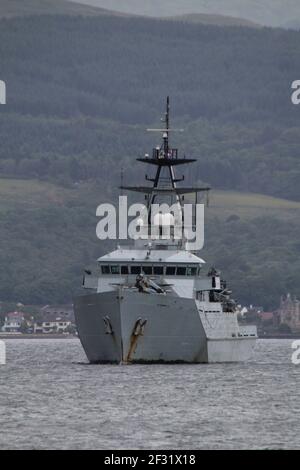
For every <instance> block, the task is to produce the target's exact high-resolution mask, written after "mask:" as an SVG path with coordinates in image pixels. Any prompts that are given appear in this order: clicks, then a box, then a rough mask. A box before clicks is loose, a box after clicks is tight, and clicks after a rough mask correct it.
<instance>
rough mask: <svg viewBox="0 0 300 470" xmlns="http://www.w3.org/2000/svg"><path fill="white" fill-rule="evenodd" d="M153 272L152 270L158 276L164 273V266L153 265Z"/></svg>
mask: <svg viewBox="0 0 300 470" xmlns="http://www.w3.org/2000/svg"><path fill="white" fill-rule="evenodd" d="M153 272H154V274H156V275H158V276H162V275H163V273H164V267H163V266H154V267H153Z"/></svg>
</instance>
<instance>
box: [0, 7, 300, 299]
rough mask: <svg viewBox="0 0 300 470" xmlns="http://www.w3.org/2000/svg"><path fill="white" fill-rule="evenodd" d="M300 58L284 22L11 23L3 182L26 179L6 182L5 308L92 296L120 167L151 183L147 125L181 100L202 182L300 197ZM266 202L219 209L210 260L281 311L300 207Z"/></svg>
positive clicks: (4, 63)
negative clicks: (84, 276) (103, 209)
mask: <svg viewBox="0 0 300 470" xmlns="http://www.w3.org/2000/svg"><path fill="white" fill-rule="evenodd" d="M299 63H300V33H297V32H291V31H289V32H288V31H283V30H279V29H278V30H272V29H254V28H253V29H252V28H240V27H217V26H207V25H197V24H195V25H193V24H187V23H185V22H182V23H181V22H174V21H170V22H169V21H165V20H164V21H159V20H149V19H142V18H136V19H134V18H122V17H106V18H104V17H99V18H79V17H78V18H77V17H70V16H57V17H52V16H40V17H28V18H16V19H9V20H8V19H5V20H1V22H0V79H1V80H5V81H6V85H7V105H5V106H0V139H1V146H0V176H1V177H2V178H14V179H2V180H0V196H1V201H0V224H1V225H0V227H1V229H0V237H1V238H0V247H1V253H0V261H1V263H0V300H18V301H23V302H26V303H33V302H37V303H39V302H47V303H49V302H52V301H53V302H62V301H69V300H70V298H71V297H72V295H73V294H74V292H75V291H77V289H79V286H80V282H81V272H82V268H83V267H84V266H85V265H86V264H88V263H90V262H91V261H92V260H93V259H94V258H95V257H96V256H98V255H99V254H101V251H102V250H105V249H106V245H105V244H102V245H101V244H99V242H98V241H97V239H96V237H95V231H94V230H95V226H96V218H95V209H96V206H97V205H98V204H99V203H101V202H103V201H107V200H111V199H113V198H114V197H115V193H116V187H117V186H118V185H119V182H120V170H121V167H123V168H124V180H125V182H127V181H129V180H130V182H132V181H137V180H138V178H141V177H142V176H143V175H144V168H142V165H140V164H136V165H135V158H136V157H137V156H141V155H143V153H144V152H149V150H150V149H151V147H152V145H153V144H154V145H156V143H157V142H156V141H153V138H156V136H154V135H153V134H151V135H149V134H147V133H146V132H145V128H146V127H148V126H152V125H154V126H157V125H158V124H159V118H160V115H161V113H162V112H163V109H164V100H165V97H166V95H167V94H169V95H170V97H171V113H172V114H171V116H172V119H173V121H174V126H176V127H177V126H180V127H184V128H185V132H184V133H183V134H179V135H174V140H175V145H176V144H178V145H179V147H180V150H181V151H182V152H184V153H185V154H186V155H190V156H193V157H197V158H198V162H197V164H194V165H191V167H190V169H189V170H188V172H187V178H189V179H191V180H192V181H193V182H194V183H200V182H205V183H209V184H211V185H212V186H213V187H214V188H215V189H218V190H224V189H225V190H227V191H233V190H235V191H242V192H244V193H253V194H254V193H262V194H265V195H269V196H275V197H280V198H284V199H286V200H291V201H300V185H299V177H300V164H299V148H300V109H299V108H297V106H293V105H292V103H291V99H290V95H291V89H290V86H291V82H292V81H293V80H295V79H297V78H299V76H298V73H299ZM179 139H180V140H179ZM16 178H17V179H19V182H17V181H16V180H15V179H16ZM27 179H28V181H27ZM16 185H17V188H16ZM18 185H19V186H18ZM28 185H29V186H28ZM35 185H40V186H39V190H38V191H37V193H34V194H38V196H37V197H36V196H34V195H33V194H32V192H30V191H29V190H28V187H29V188H32V189H34V188H35V187H36V186H35ZM14 188H15V189H14ZM47 188H48V189H47ZM49 188H50V189H49ZM51 188H52V189H51ZM76 188H77V189H76ZM78 188H81V190H80V191H78ZM49 194H50V196H49ZM226 194H227V193H221V195H222V196H220V197H222V198H225V200H226V197H225V196H226ZM248 197H250V198H251V196H249V195H248V196H247V198H248ZM253 197H254V199H253V200H252V202H251V203H250V204H249V205H247V204H246V206H245V207H244V208H243V211H242V213H240V209H238V208H239V206H240V205H239V195H238V193H234V198H229V199H227V202H228V204H227V208H228V209H226V211H224V210H223V209H222V208H221V209H220V211H219V212H218V211H217V212H214V211H212V212H209V213H208V214H210V215H209V219H208V222H209V223H208V225H207V227H206V231H207V232H206V233H207V239H206V244H205V250H204V252H203V257H204V258H207V260H208V263H209V264H216V265H217V266H218V267H220V268H222V269H223V270H224V274H225V276H226V277H227V278H229V280H230V281H231V283H232V287H233V288H234V290H235V291H236V292H237V294H238V298H239V300H240V301H242V302H253V303H261V304H263V305H265V306H266V307H271V306H272V307H273V306H275V305H276V304H277V303H278V300H279V297H280V294H281V293H283V292H286V291H288V290H289V291H291V292H292V293H298V294H299V293H300V292H299V286H300V275H299V273H300V269H299V268H300V267H299V252H300V246H299V232H300V227H299V210H298V206H297V208H296V207H295V206H294V204H297V202H296V203H295V202H289V201H288V202H287V204H291V206H285V205H284V203H283V202H282V201H281V202H280V201H278V200H277V199H275V200H273V199H272V201H273V203H272V204H273V205H274V207H273V208H270V207H267V208H266V210H265V211H261V210H260V205H261V204H262V205H263V204H264V202H263V201H264V200H263V197H262V196H259V197H257V196H253ZM49 198H50V199H49ZM257 198H258V199H257ZM261 198H262V199H261ZM254 201H255V203H254ZM230 204H232V211H231V208H230ZM225 213H226V217H225V216H224V214H225ZM250 213H251V214H252V215H251V217H249V214H250ZM232 215H234V216H237V217H233V218H232V217H231V216H232Z"/></svg>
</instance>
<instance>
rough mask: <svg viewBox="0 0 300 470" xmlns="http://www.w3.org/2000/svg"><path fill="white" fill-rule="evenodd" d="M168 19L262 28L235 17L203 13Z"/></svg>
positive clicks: (168, 18)
mask: <svg viewBox="0 0 300 470" xmlns="http://www.w3.org/2000/svg"><path fill="white" fill-rule="evenodd" d="M166 19H167V20H173V21H183V22H186V23H195V24H213V25H217V26H248V27H251V28H260V27H261V25H259V24H257V23H254V22H253V21H249V20H245V19H243V18H235V17H233V16H224V15H208V14H201V13H195V14H187V15H176V16H170V17H167V18H166Z"/></svg>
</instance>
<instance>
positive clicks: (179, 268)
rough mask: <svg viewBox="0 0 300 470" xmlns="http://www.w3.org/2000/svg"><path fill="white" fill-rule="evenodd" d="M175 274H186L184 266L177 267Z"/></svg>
mask: <svg viewBox="0 0 300 470" xmlns="http://www.w3.org/2000/svg"><path fill="white" fill-rule="evenodd" d="M176 274H177V276H185V275H186V267H181V266H180V267H179V266H178V268H177V271H176Z"/></svg>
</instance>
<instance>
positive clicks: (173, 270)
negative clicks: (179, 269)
mask: <svg viewBox="0 0 300 470" xmlns="http://www.w3.org/2000/svg"><path fill="white" fill-rule="evenodd" d="M175 273H176V267H175V266H167V269H166V275H167V276H175Z"/></svg>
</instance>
